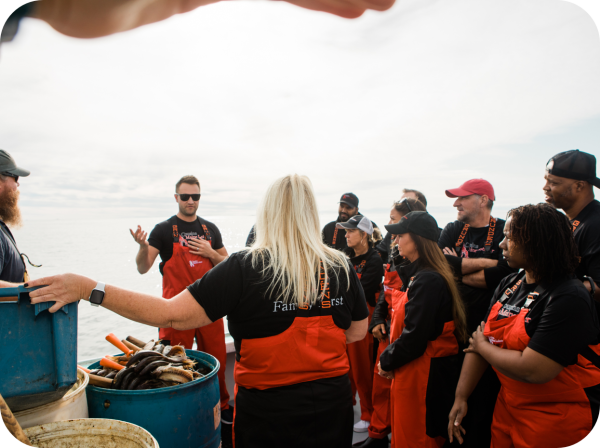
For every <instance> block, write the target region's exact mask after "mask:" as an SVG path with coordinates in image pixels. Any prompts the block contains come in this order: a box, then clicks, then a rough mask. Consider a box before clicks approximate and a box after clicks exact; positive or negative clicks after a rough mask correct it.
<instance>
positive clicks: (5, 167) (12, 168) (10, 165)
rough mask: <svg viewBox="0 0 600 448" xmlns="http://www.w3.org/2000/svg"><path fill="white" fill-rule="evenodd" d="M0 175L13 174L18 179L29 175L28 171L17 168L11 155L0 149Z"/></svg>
mask: <svg viewBox="0 0 600 448" xmlns="http://www.w3.org/2000/svg"><path fill="white" fill-rule="evenodd" d="M2 173H8V174H14V175H15V176H19V177H27V176H29V175H30V174H31V173H30V172H29V171H28V170H24V169H23V168H19V167H18V166H17V164H16V162H15V159H13V158H12V156H11V155H10V154H9V153H7V152H6V151H5V150H3V149H0V174H2Z"/></svg>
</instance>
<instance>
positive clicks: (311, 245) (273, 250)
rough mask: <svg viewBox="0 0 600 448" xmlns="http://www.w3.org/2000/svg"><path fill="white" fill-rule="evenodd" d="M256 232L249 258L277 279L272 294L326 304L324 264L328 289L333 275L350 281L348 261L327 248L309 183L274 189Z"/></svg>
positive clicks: (293, 181) (290, 182) (281, 183)
mask: <svg viewBox="0 0 600 448" xmlns="http://www.w3.org/2000/svg"><path fill="white" fill-rule="evenodd" d="M255 232H256V239H255V240H254V243H253V244H252V245H251V246H250V247H249V248H248V249H247V251H248V255H249V256H250V257H251V258H252V266H253V267H255V268H256V267H258V265H259V264H261V266H262V272H263V275H265V276H268V277H271V284H270V286H269V289H268V291H270V292H274V291H281V293H280V296H279V297H278V298H282V299H283V300H284V301H286V302H291V303H296V304H297V305H299V306H302V305H306V304H310V305H314V304H315V303H317V302H318V301H319V300H321V298H322V297H323V294H324V293H325V290H326V288H322V291H321V294H320V295H319V280H323V278H322V277H321V276H320V275H319V276H318V277H319V278H318V277H317V273H318V272H319V270H320V267H321V264H322V266H323V270H324V283H323V285H327V284H328V282H329V273H331V272H333V273H334V275H336V277H337V276H338V272H340V271H341V270H343V271H344V273H345V274H346V279H347V280H349V277H348V262H347V261H346V256H345V255H344V254H343V253H342V252H339V251H337V250H335V249H332V248H329V247H327V246H326V245H325V244H323V240H322V236H321V226H320V223H319V214H318V211H317V201H316V199H315V194H314V191H313V188H312V184H311V182H310V180H309V179H308V177H306V176H300V175H298V174H291V175H289V176H285V177H282V178H280V179H277V180H276V181H275V182H273V184H271V186H270V187H269V189H268V190H267V194H266V195H265V196H264V198H263V200H262V202H261V204H260V206H259V207H258V210H257V214H256V226H255ZM347 283H348V282H347Z"/></svg>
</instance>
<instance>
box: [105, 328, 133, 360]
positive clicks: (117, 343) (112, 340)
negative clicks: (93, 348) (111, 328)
mask: <svg viewBox="0 0 600 448" xmlns="http://www.w3.org/2000/svg"><path fill="white" fill-rule="evenodd" d="M106 340H107V341H108V342H110V343H111V344H112V345H114V346H115V347H117V348H118V349H119V350H121V351H122V352H123V353H125V354H126V355H128V356H129V355H130V354H131V350H130V349H129V348H128V347H127V346H126V345H125V344H123V343H122V342H121V341H120V340H119V338H118V337H116V336H115V335H114V334H113V333H110V334H109V335H108V336H106Z"/></svg>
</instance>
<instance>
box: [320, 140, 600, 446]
mask: <svg viewBox="0 0 600 448" xmlns="http://www.w3.org/2000/svg"><path fill="white" fill-rule="evenodd" d="M545 180H546V184H545V186H544V188H543V190H544V193H545V194H546V204H538V205H526V206H522V207H517V208H515V209H512V210H511V211H510V212H509V213H508V218H507V220H506V221H505V220H502V219H499V218H495V217H493V216H492V207H493V203H494V201H495V200H496V197H495V193H494V189H493V186H492V185H491V184H490V183H489V182H487V181H485V180H483V179H472V180H469V181H467V182H465V183H464V184H462V185H461V186H460V187H458V188H454V189H449V190H446V195H447V196H448V197H450V198H455V202H454V207H456V209H457V213H458V216H457V220H456V221H454V222H451V223H449V224H448V225H446V226H445V228H444V229H438V227H437V222H436V221H435V219H434V218H433V217H432V216H431V215H429V214H428V213H426V206H427V202H426V199H425V196H424V195H423V194H422V193H421V192H419V191H416V190H409V189H405V190H403V193H404V195H403V197H402V198H401V200H400V201H399V202H395V203H394V204H393V206H392V209H391V210H390V222H389V224H388V225H386V226H385V228H386V230H387V231H388V233H387V235H386V238H384V239H383V240H381V241H379V242H377V240H379V239H381V237H380V234H379V232H377V231H376V230H377V229H376V226H375V224H374V223H372V222H371V221H370V220H369V219H368V218H367V217H364V216H362V215H361V214H360V212H359V209H358V198H357V197H356V195H354V194H352V193H345V194H344V195H342V197H341V198H340V206H339V216H338V219H337V220H336V221H333V222H331V223H329V224H327V225H326V226H325V228H324V229H323V240H324V243H325V244H327V245H328V246H330V247H332V248H336V249H338V250H340V251H343V252H345V253H346V254H347V255H348V257H349V259H350V261H351V264H352V265H353V267H354V269H355V271H356V273H357V275H358V277H359V279H360V281H361V284H362V286H363V289H364V291H365V296H366V300H367V303H368V304H370V306H369V312H370V314H369V334H367V335H366V336H365V338H364V339H363V340H361V341H358V342H355V343H352V344H349V345H348V348H347V353H348V358H349V360H350V379H351V382H352V385H353V391H354V390H357V391H358V395H359V398H360V408H361V420H360V421H359V422H357V423H356V424H355V425H354V431H355V432H366V431H368V437H367V439H366V440H364V441H362V442H358V443H355V444H354V445H353V446H358V447H363V448H374V447H387V446H388V438H387V435H388V434H390V432H391V434H392V446H393V447H442V446H449V445H452V444H453V443H459V444H463V445H465V446H469V447H483V446H490V445H491V446H494V447H513V446H515V447H524V448H525V447H564V446H569V445H572V444H573V443H576V442H578V441H580V440H581V439H583V438H584V437H585V436H586V435H587V434H588V433H589V431H590V430H591V429H592V427H593V425H594V424H595V423H596V420H597V418H598V410H599V406H600V356H599V354H600V346H598V343H600V340H599V336H600V327H599V324H598V321H599V316H600V304H598V303H595V301H600V295H599V294H598V293H597V292H596V285H597V284H600V203H598V201H596V200H594V193H593V187H594V186H595V187H597V188H600V180H599V179H598V178H597V177H596V161H595V158H594V157H593V156H592V155H590V154H586V153H583V152H580V151H578V150H573V151H566V152H563V153H560V154H557V155H556V156H554V157H553V158H552V159H550V161H549V162H548V165H547V169H546V176H545ZM557 209H561V210H562V211H563V212H564V213H561V212H560V211H558V210H557ZM369 254H375V256H371V255H369ZM377 255H379V257H377ZM372 276H374V277H376V278H379V279H381V278H382V277H383V280H382V281H380V282H379V283H377V282H376V281H375V282H374V281H372ZM363 279H365V280H363ZM594 299H595V300H594ZM365 364H368V368H365ZM367 371H368V372H371V375H370V376H367V375H365V374H364V372H367ZM566 428H568V429H566Z"/></svg>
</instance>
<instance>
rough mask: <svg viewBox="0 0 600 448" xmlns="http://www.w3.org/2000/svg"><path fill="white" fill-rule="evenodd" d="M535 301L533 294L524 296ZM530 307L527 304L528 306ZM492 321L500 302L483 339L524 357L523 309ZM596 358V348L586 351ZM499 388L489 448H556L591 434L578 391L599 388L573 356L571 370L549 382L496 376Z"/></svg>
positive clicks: (596, 374)
mask: <svg viewBox="0 0 600 448" xmlns="http://www.w3.org/2000/svg"><path fill="white" fill-rule="evenodd" d="M529 299H533V300H535V293H534V294H530V295H529ZM530 303H531V302H530ZM527 305H528V304H527V303H526V306H524V307H523V308H521V311H520V312H519V314H517V315H514V316H511V317H507V318H504V319H501V320H497V318H498V311H499V310H500V309H501V308H502V301H501V300H499V301H498V302H496V303H495V304H494V306H493V307H492V310H491V311H490V315H489V317H488V320H487V322H486V324H485V330H484V335H485V336H486V337H488V338H493V339H490V341H493V344H494V345H497V346H499V347H501V348H504V349H507V350H518V351H524V350H525V348H527V345H528V344H529V340H530V337H529V336H528V335H527V332H526V331H525V319H526V317H527V314H528V313H529V307H528V306H527ZM591 348H592V350H594V351H595V352H596V353H598V351H599V350H598V347H597V346H593V347H591ZM496 373H497V374H498V378H499V379H500V382H501V384H502V388H501V389H500V393H499V394H498V400H497V401H496V407H495V408H494V421H493V423H492V445H491V446H492V448H513V447H514V448H534V447H536V448H537V447H539V448H559V447H567V446H571V445H573V444H575V443H577V442H579V441H580V440H582V439H583V438H584V437H585V436H587V435H588V434H589V432H590V431H591V430H592V413H591V411H590V403H589V400H588V398H587V395H586V393H585V391H584V388H586V387H591V386H595V385H597V384H600V369H598V368H596V367H594V366H593V365H592V364H591V363H590V362H589V361H588V360H587V359H585V358H583V357H582V356H581V355H579V358H578V362H577V364H574V365H571V366H568V367H565V368H564V369H563V370H562V371H561V372H560V373H559V374H558V376H556V378H554V379H553V380H550V381H548V382H547V383H544V384H530V383H524V382H521V381H516V380H513V379H510V378H508V377H507V376H505V375H503V374H501V373H500V372H498V371H497V370H496Z"/></svg>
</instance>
